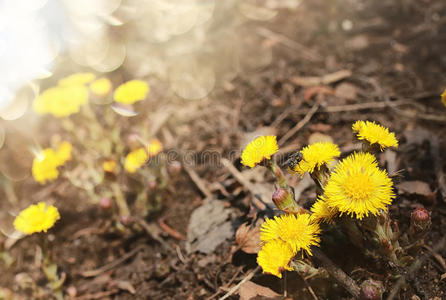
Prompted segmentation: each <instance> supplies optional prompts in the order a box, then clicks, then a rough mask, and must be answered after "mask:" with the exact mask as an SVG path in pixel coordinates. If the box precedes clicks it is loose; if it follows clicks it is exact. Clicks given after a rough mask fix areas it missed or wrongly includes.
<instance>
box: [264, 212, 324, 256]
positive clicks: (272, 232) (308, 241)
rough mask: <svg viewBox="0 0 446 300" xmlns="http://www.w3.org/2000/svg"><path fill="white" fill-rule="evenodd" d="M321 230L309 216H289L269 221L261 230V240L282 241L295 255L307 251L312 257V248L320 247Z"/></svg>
mask: <svg viewBox="0 0 446 300" xmlns="http://www.w3.org/2000/svg"><path fill="white" fill-rule="evenodd" d="M319 233H320V228H319V225H318V224H317V223H313V222H311V220H310V215H309V214H287V215H282V216H279V217H278V216H275V217H274V219H267V220H266V221H265V222H264V223H263V224H262V226H261V228H260V240H261V241H262V242H266V243H268V242H270V241H273V240H277V239H279V240H281V241H284V242H286V243H288V244H289V245H290V247H291V249H292V250H293V252H294V253H297V252H298V251H299V250H305V251H306V252H307V253H308V254H309V255H311V250H310V246H312V245H318V244H319V241H320V238H319V236H318V234H319Z"/></svg>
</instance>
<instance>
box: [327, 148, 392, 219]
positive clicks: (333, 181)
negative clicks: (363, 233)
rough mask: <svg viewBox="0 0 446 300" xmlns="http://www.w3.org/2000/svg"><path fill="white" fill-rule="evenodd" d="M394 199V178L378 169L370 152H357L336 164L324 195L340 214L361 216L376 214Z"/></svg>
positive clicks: (359, 217)
mask: <svg viewBox="0 0 446 300" xmlns="http://www.w3.org/2000/svg"><path fill="white" fill-rule="evenodd" d="M393 198H395V194H394V192H393V190H392V180H390V178H389V177H388V176H387V173H386V171H385V170H380V169H379V168H378V165H377V162H376V159H375V157H374V156H373V155H372V154H370V153H354V154H352V155H350V156H348V157H347V158H345V159H344V160H342V161H341V162H340V163H339V164H337V165H336V167H335V169H334V170H333V172H332V173H331V176H330V178H329V180H328V182H327V184H326V186H325V191H324V194H323V196H321V199H322V200H324V201H326V203H327V204H328V205H329V206H330V207H333V208H336V209H337V210H338V211H339V212H340V213H341V214H342V213H347V214H348V215H356V217H357V218H358V219H362V218H363V217H364V216H368V215H369V214H373V215H377V214H378V213H379V210H380V209H383V210H384V209H386V206H387V205H388V204H390V203H391V202H392V199H393Z"/></svg>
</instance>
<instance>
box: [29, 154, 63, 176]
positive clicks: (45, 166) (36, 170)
mask: <svg viewBox="0 0 446 300" xmlns="http://www.w3.org/2000/svg"><path fill="white" fill-rule="evenodd" d="M59 165H60V160H59V157H58V156H57V154H56V152H54V150H53V149H51V148H49V149H44V150H42V151H41V152H40V153H39V154H38V155H37V157H35V158H34V160H33V165H32V170H31V172H32V175H33V177H34V179H35V180H36V181H37V182H39V183H40V184H44V183H45V182H46V181H53V180H55V179H56V178H57V177H58V176H59V171H58V170H57V167H58V166H59Z"/></svg>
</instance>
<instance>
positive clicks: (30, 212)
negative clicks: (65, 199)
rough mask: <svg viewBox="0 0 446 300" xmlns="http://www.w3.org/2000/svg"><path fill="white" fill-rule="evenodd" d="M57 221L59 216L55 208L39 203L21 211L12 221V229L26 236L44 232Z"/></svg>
mask: <svg viewBox="0 0 446 300" xmlns="http://www.w3.org/2000/svg"><path fill="white" fill-rule="evenodd" d="M59 219H60V215H59V211H58V210H57V208H56V207H54V206H52V205H47V204H46V203H44V202H39V203H37V204H33V205H30V206H29V207H28V208H26V209H24V210H22V211H21V212H20V214H19V215H18V216H17V217H16V218H15V220H14V227H15V229H16V230H18V231H21V232H23V233H25V234H27V235H29V234H33V233H35V232H42V231H43V232H46V231H47V230H48V229H50V228H51V227H53V225H54V223H56V221H57V220H59Z"/></svg>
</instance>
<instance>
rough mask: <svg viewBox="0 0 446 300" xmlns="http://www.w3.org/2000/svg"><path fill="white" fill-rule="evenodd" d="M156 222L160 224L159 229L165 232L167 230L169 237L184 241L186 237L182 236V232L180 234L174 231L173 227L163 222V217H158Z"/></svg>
mask: <svg viewBox="0 0 446 300" xmlns="http://www.w3.org/2000/svg"><path fill="white" fill-rule="evenodd" d="M158 224H159V225H160V227H161V229H163V230H164V231H165V232H167V234H168V235H170V236H171V237H173V238H174V239H177V240H180V241H185V240H186V238H185V237H184V235H183V234H181V233H180V232H178V231H176V230H175V229H173V228H172V227H170V226H169V225H167V224H166V223H165V222H164V218H159V219H158Z"/></svg>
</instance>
